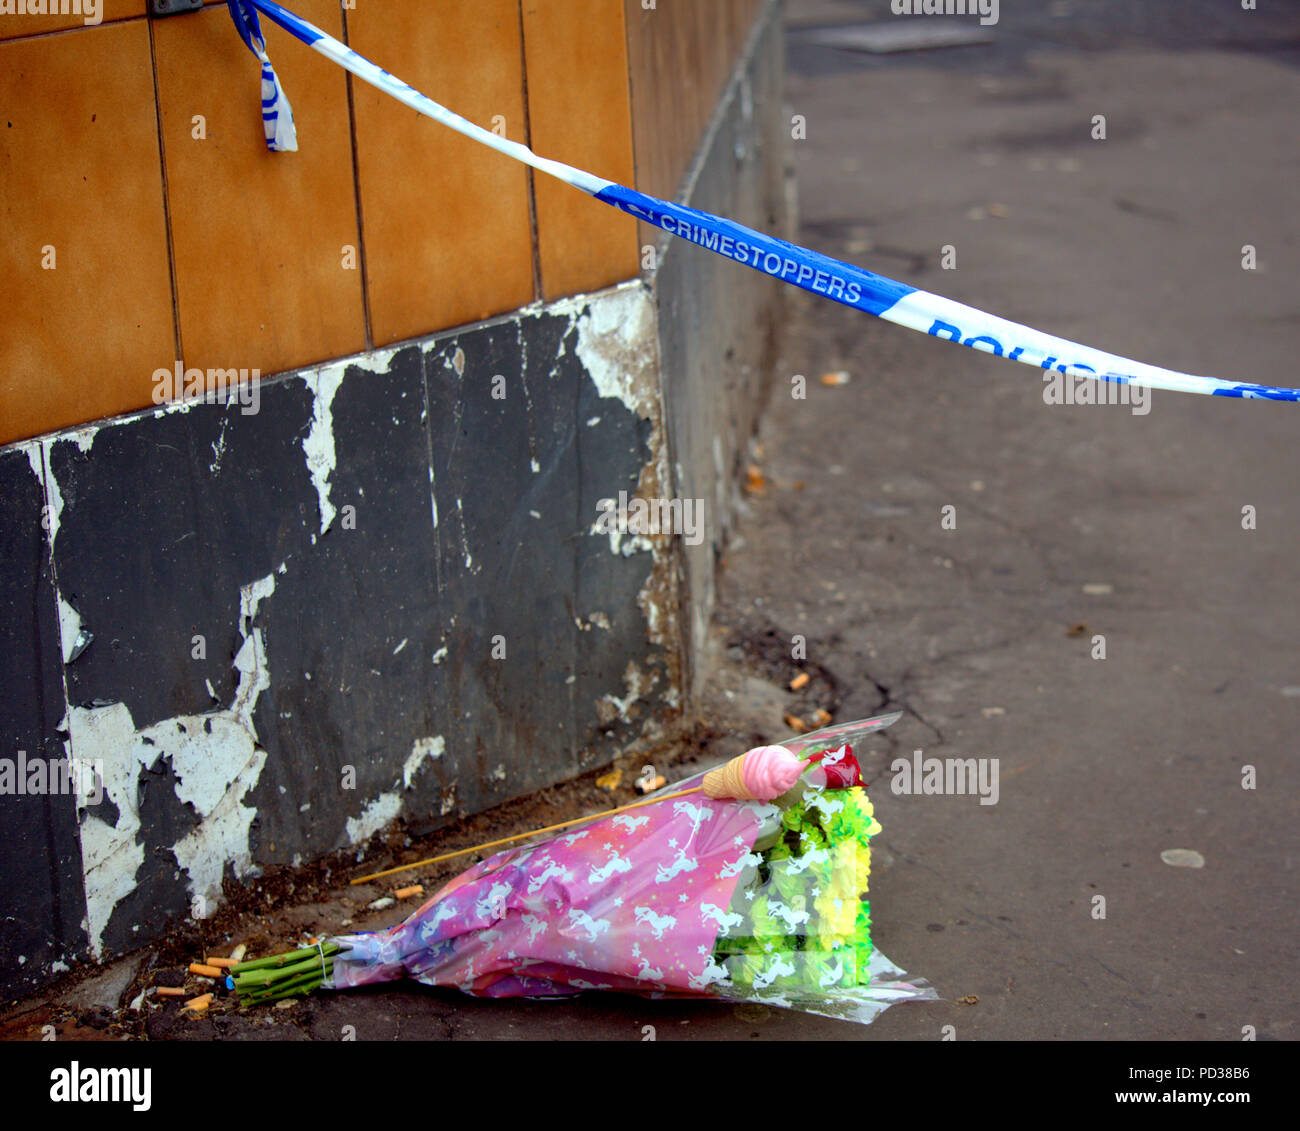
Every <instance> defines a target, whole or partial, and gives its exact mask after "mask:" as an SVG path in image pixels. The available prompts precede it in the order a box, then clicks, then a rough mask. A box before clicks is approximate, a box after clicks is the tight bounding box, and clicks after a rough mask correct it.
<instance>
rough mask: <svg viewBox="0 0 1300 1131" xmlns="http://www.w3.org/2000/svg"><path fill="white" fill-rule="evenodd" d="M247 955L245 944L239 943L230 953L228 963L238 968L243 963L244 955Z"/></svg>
mask: <svg viewBox="0 0 1300 1131" xmlns="http://www.w3.org/2000/svg"><path fill="white" fill-rule="evenodd" d="M247 953H248V946H247V944H245V943H240V944H239V945H238V946H237V947H235V949H234V950H232V951H231V952H230V961H231V962H233V963H234V964H235V965H236V966H238V965H239V964H240V963H241V962H243V961H244V955H246V954H247Z"/></svg>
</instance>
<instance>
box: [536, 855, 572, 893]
mask: <svg viewBox="0 0 1300 1131" xmlns="http://www.w3.org/2000/svg"><path fill="white" fill-rule="evenodd" d="M572 879H573V873H572V872H570V871H569V869H568V868H564V867H561V866H560V865H559V864H556V863H551V864H548V865H547V866H546V869H545V871H542V872H539V873H538V874H537V875H535V876H534V877H533V878H532V879H531V880H529V881H528V894H529V895H536V894H537V893H538V892H539V891H541V890H542V888H543V887H545V886H546V883H547V881H548V880H559V881H560V882H561V883H562V884H567V883H569V882H570V881H572Z"/></svg>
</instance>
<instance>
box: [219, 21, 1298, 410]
mask: <svg viewBox="0 0 1300 1131" xmlns="http://www.w3.org/2000/svg"><path fill="white" fill-rule="evenodd" d="M228 3H229V7H230V11H231V15H232V16H233V18H234V20H235V23H236V25H237V26H238V27H239V28H240V34H241V35H242V36H243V37H244V42H245V43H247V44H248V45H249V47H250V49H252V50H253V52H254V53H255V54H257V55H258V57H259V58H260V59H261V60H262V61H263V68H264V71H265V70H270V63H269V61H267V59H266V53H265V51H264V50H261V51H259V50H258V47H257V46H255V39H254V38H250V34H249V32H248V31H247V30H246V29H247V28H249V27H251V28H254V29H255V28H256V26H257V24H256V19H257V15H256V13H257V11H258V10H260V11H261V12H263V13H264V14H265V15H266V16H267V17H268V18H270V19H271V20H273V21H274V22H275V23H277V24H279V25H280V27H282V28H284V29H285V30H286V31H287V32H289V33H290V34H291V35H293V36H295V37H296V38H298V39H300V40H302V42H303V43H305V44H307V45H308V46H309V47H313V48H315V49H316V50H317V51H319V52H320V53H321V54H322V55H324V56H325V57H326V58H328V59H332V60H333V61H334V62H336V63H338V64H339V65H340V66H341V67H344V68H345V69H346V70H348V71H351V72H352V74H354V75H356V76H357V77H358V78H360V79H364V80H365V81H366V82H368V83H370V84H371V85H372V86H376V87H378V88H379V89H380V90H383V91H385V92H386V93H388V94H390V95H392V96H393V97H394V98H396V99H397V100H398V101H399V102H402V103H404V104H405V105H407V106H410V107H411V108H412V109H413V110H417V111H418V112H419V113H421V114H424V115H425V116H426V117H429V118H432V119H433V120H434V121H435V122H441V123H442V124H443V125H444V126H447V127H449V128H450V129H453V130H455V131H456V132H457V133H460V134H464V135H465V136H466V137H470V138H473V139H474V140H475V141H478V142H481V143H482V144H483V145H486V146H488V147H489V148H491V149H495V150H496V151H497V152H498V153H504V154H506V155H507V156H509V157H513V158H515V160H517V161H522V162H523V163H524V164H525V165H530V166H532V168H534V169H537V170H539V171H541V172H543V173H547V174H549V175H550V176H552V177H555V178H557V179H558V180H561V181H563V182H564V183H565V184H568V185H572V186H573V187H574V188H577V189H581V190H582V191H583V192H585V193H588V194H589V195H591V196H594V197H595V198H596V199H597V200H601V201H604V202H605V203H606V204H611V205H613V206H614V207H615V208H619V209H622V210H623V211H624V212H627V213H629V214H630V215H632V216H635V217H637V218H638V219H640V220H644V221H646V222H647V223H650V224H653V225H655V226H656V227H659V228H662V229H663V230H664V231H666V232H670V233H671V234H673V235H676V236H679V237H681V238H682V239H685V240H689V241H690V242H691V243H694V244H698V245H699V246H700V247H703V248H706V249H708V250H709V251H713V252H717V253H718V254H719V255H723V256H726V257H727V258H728V259H732V260H735V261H736V262H737V263H741V264H744V265H745V266H747V267H752V268H754V269H755V270H758V271H763V272H766V273H767V274H769V275H772V276H774V277H777V278H780V279H782V280H783V281H785V282H787V283H792V284H793V285H794V286H796V287H801V288H803V289H804V290H806V291H812V292H813V293H814V294H820V295H824V296H825V297H827V298H829V299H832V300H834V301H835V302H838V303H842V304H843V305H845V306H851V307H854V308H855V309H857V310H864V311H866V312H867V313H868V314H874V315H876V316H877V317H879V318H883V319H885V320H886V321H888V322H896V323H897V324H898V325H900V326H907V327H909V328H910V329H912V330H919V331H920V332H921V333H923V334H930V335H931V336H933V337H937V338H944V339H946V340H948V341H952V342H958V343H960V344H961V345H963V346H969V347H970V348H971V349H977V350H983V351H984V352H986V353H991V354H995V355H996V356H998V357H1005V358H1007V359H1008V360H1010V361H1019V362H1022V363H1024V364H1026V365H1032V366H1035V367H1036V368H1038V369H1040V370H1044V371H1049V370H1050V371H1056V372H1060V373H1063V374H1068V375H1071V376H1075V377H1081V378H1082V377H1087V378H1090V379H1093V380H1097V381H1107V382H1112V383H1114V384H1119V385H1125V384H1128V385H1144V386H1147V387H1149V388H1153V389H1172V390H1175V391H1177V392H1182V393H1201V394H1204V395H1208V396H1217V397H1247V398H1251V399H1259V400H1275V401H1300V389H1289V388H1283V387H1278V386H1273V385H1256V384H1250V383H1247V382H1239V381H1224V380H1220V379H1219V378H1217V377H1195V376H1192V375H1191V374H1188V373H1179V372H1176V371H1174V370H1171V369H1161V368H1159V367H1158V366H1154V365H1144V364H1143V363H1142V362H1139V361H1132V360H1130V359H1129V358H1125V357H1119V356H1118V355H1116V354H1112V353H1106V352H1105V351H1103V350H1097V349H1093V348H1091V347H1090V346H1084V345H1079V344H1078V343H1077V342H1071V341H1067V340H1066V339H1065V338H1058V337H1056V336H1055V335H1054V334H1045V333H1043V332H1042V331H1041V330H1034V329H1032V328H1031V327H1028V326H1022V325H1020V324H1019V323H1017V322H1011V321H1009V320H1007V319H1005V318H998V317H997V316H995V315H992V314H988V313H986V312H985V311H983V310H979V309H977V308H976V307H973V306H966V305H964V304H962V303H959V302H953V301H951V300H950V299H946V298H942V297H941V296H939V295H934V294H930V293H929V292H928V291H922V290H918V289H917V288H916V287H909V286H908V285H907V284H906V283H900V282H897V281H895V280H894V279H887V278H885V277H884V276H883V275H877V274H875V273H873V272H871V271H867V270H865V269H864V268H862V267H855V266H854V265H853V264H851V263H844V262H841V261H840V260H838V259H832V258H831V257H830V256H828V255H822V254H820V253H819V252H816V251H811V250H809V249H808V248H804V247H799V246H798V245H797V244H792V243H790V242H788V241H786V240H782V239H777V238H776V237H775V236H769V235H764V234H763V233H762V232H756V231H754V230H753V229H751V228H746V227H745V226H744V225H742V224H737V223H736V222H735V221H733V220H727V219H724V218H723V217H720V216H713V215H711V214H710V213H708V212H702V211H700V210H699V209H696V208H687V207H685V206H684V205H680V204H671V203H669V202H668V201H664V200H658V199H656V198H655V197H653V196H647V195H646V194H645V193H642V192H637V191H636V190H635V189H630V188H625V187H624V186H623V185H619V184H615V183H614V182H613V181H607V180H603V179H602V178H600V177H596V176H593V175H592V174H591V173H588V172H585V171H584V170H582V169H576V168H574V167H573V166H572V165H565V164H563V163H562V162H559V161H551V160H549V159H547V158H545V157H538V156H537V154H535V153H534V152H533V151H532V150H531V149H529V148H528V147H527V146H525V145H521V144H520V143H519V142H517V141H510V140H509V139H507V138H503V137H500V136H499V135H497V134H494V133H492V132H491V131H490V130H485V129H484V128H483V127H482V126H476V125H475V124H474V123H473V122H470V121H467V120H466V119H464V118H462V117H461V116H460V115H459V114H453V113H452V112H451V111H450V110H448V109H447V108H446V107H445V106H441V105H439V104H438V103H437V102H434V101H433V99H431V98H429V97H428V96H427V95H424V94H421V93H420V92H419V91H418V90H416V89H415V88H414V87H412V86H410V85H409V84H407V83H404V82H403V81H402V80H401V79H399V78H396V77H395V76H393V75H390V74H389V73H388V72H387V71H385V70H384V69H383V68H382V67H377V66H376V65H375V64H374V63H372V62H370V60H368V59H365V58H363V57H362V56H360V55H358V54H357V53H356V52H355V51H353V50H352V49H351V48H350V47H348V46H346V45H345V44H343V43H340V42H339V41H338V40H337V39H334V38H333V37H332V36H330V35H327V34H326V33H325V32H323V31H321V29H320V28H318V27H316V26H314V25H313V24H310V23H308V22H307V21H306V20H304V19H302V18H301V17H299V16H296V15H294V14H293V13H292V12H290V11H287V10H286V9H285V8H282V7H281V6H280V5H279V4H277V3H274V0H228ZM253 34H254V36H255V38H256V39H258V40H260V32H256V31H255V32H254V33H253ZM271 76H272V80H273V82H274V84H275V87H276V89H279V83H278V80H275V79H274V71H271ZM285 105H286V106H287V102H286V103H285ZM290 122H291V124H292V119H291V120H290ZM267 144H268V145H271V142H270V140H269V131H268V142H267ZM271 147H272V148H275V146H271Z"/></svg>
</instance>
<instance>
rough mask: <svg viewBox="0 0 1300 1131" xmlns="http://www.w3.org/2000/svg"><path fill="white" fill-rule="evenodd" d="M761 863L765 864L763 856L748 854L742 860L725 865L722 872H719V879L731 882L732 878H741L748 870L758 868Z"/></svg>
mask: <svg viewBox="0 0 1300 1131" xmlns="http://www.w3.org/2000/svg"><path fill="white" fill-rule="evenodd" d="M761 863H763V858H762V857H761V856H758V855H755V854H754V853H753V852H746V853H745V854H744V855H743V856H741V857H740V859H738V860H735V861H733V862H732V863H730V864H724V865H723V866H722V870H721V871H719V872H718V879H720V880H729V879H731V877H732V876H739V875H740V873H741V872H743V871H744V870H745V869H746V868H757V867H758V865H760V864H761Z"/></svg>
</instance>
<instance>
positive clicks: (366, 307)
mask: <svg viewBox="0 0 1300 1131" xmlns="http://www.w3.org/2000/svg"><path fill="white" fill-rule="evenodd" d="M340 15H341V16H342V19H343V42H344V43H346V44H347V45H348V46H349V47H351V46H352V44H351V43H350V42H349V34H348V13H347V9H346V8H344V9H342V10H341V11H340ZM343 77H344V79H345V80H346V83H347V92H348V130H349V132H350V133H351V135H352V193H353V196H354V198H355V200H356V206H357V256H358V258H359V259H360V260H361V317H362V319H363V320H364V322H365V336H366V349H367V351H369V350H373V349H374V348H375V329H374V318H373V315H372V313H371V309H370V268H369V263H368V260H367V259H366V226H365V217H364V215H363V214H362V208H361V162H360V153H358V151H357V110H356V103H355V100H354V98H353V86H352V83H353V79H352V74H351V72H347V71H345V72H344V76H343Z"/></svg>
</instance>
